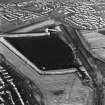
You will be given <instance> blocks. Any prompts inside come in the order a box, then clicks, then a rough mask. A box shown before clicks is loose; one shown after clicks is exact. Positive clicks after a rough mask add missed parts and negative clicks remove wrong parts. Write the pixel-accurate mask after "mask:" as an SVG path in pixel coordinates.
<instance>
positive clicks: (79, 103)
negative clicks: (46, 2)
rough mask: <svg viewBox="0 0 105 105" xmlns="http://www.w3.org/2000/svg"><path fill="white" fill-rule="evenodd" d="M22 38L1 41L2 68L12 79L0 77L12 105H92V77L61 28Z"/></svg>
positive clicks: (5, 38) (3, 38)
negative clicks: (44, 33) (56, 30)
mask: <svg viewBox="0 0 105 105" xmlns="http://www.w3.org/2000/svg"><path fill="white" fill-rule="evenodd" d="M57 27H58V26H57ZM59 28H60V26H59ZM35 34H36V33H35ZM21 35H23V34H19V36H13V34H11V35H9V36H6V37H5V35H4V37H1V38H0V53H1V55H3V56H4V58H5V59H6V61H4V60H3V61H2V60H1V61H2V62H3V64H4V65H3V68H5V70H6V72H8V74H9V75H10V76H11V78H13V79H12V80H11V81H12V82H11V81H7V79H4V77H2V76H1V78H2V79H3V81H4V83H5V84H7V85H6V89H7V90H6V89H5V92H7V93H5V94H7V95H10V96H8V97H11V100H12V99H13V102H14V104H13V105H86V104H88V105H93V95H94V93H93V89H92V86H90V84H92V83H91V78H90V77H89V75H88V74H87V73H86V69H85V67H84V66H83V64H82V62H81V60H80V59H79V58H78V57H77V56H76V54H75V47H74V46H73V43H72V42H71V43H68V41H67V40H66V37H67V33H66V32H65V31H64V30H63V29H62V28H61V30H60V31H58V32H53V31H51V32H50V35H48V34H46V35H44V36H42V33H41V35H40V33H38V35H36V36H30V34H29V33H28V34H27V35H25V36H24V35H23V36H21ZM11 36H12V37H11ZM2 62H1V66H2ZM7 65H9V67H7ZM1 68H2V67H1ZM2 70H4V69H2ZM2 70H1V71H2ZM0 73H1V75H3V74H2V72H0ZM3 97H4V98H3V99H4V100H6V98H5V97H7V96H6V95H4V96H3ZM14 97H16V98H14ZM9 99H10V98H9ZM15 99H16V100H17V101H16V100H15ZM7 101H8V100H7ZM16 102H20V103H19V104H17V103H16ZM31 102H32V103H31ZM6 105H10V104H8V103H7V104H6ZM11 105H12V104H11Z"/></svg>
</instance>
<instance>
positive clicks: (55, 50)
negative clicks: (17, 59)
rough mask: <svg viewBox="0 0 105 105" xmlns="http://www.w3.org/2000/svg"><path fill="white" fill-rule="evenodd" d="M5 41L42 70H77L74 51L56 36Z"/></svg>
mask: <svg viewBox="0 0 105 105" xmlns="http://www.w3.org/2000/svg"><path fill="white" fill-rule="evenodd" d="M5 39H6V40H7V41H8V42H9V43H10V44H11V45H13V46H14V47H15V48H16V49H17V50H18V51H19V52H21V53H22V54H23V55H24V56H25V57H26V58H28V59H29V60H30V61H31V62H32V63H33V64H35V65H36V66H37V67H38V68H39V69H40V70H45V71H48V70H56V69H68V68H75V64H74V55H73V51H72V49H71V48H70V47H69V46H68V45H67V44H65V43H64V42H63V41H62V40H60V39H59V38H58V37H55V36H54V35H52V36H44V37H25V38H22V37H21V38H20V37H18V38H5Z"/></svg>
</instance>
